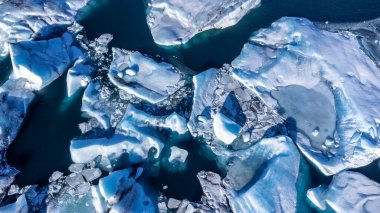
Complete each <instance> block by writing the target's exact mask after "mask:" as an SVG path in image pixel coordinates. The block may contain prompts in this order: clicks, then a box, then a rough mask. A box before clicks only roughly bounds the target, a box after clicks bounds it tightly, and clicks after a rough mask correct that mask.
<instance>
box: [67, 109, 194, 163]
mask: <svg viewBox="0 0 380 213" xmlns="http://www.w3.org/2000/svg"><path fill="white" fill-rule="evenodd" d="M159 128H165V129H168V130H171V131H172V132H177V133H186V132H187V128H186V119H184V118H182V117H181V116H179V115H178V114H175V113H173V114H171V115H169V116H163V117H159V116H152V115H149V114H147V113H145V112H143V111H141V110H138V109H136V108H135V107H134V106H133V105H132V104H129V105H128V106H127V109H126V112H125V114H124V117H123V119H122V120H121V121H120V122H119V124H118V125H117V127H116V130H115V134H114V135H113V136H111V137H110V138H108V139H107V138H98V139H74V140H72V141H71V146H70V152H71V158H72V160H73V161H74V162H76V163H86V162H89V161H91V160H93V159H95V158H96V157H97V156H99V155H101V156H103V157H105V158H113V159H117V158H119V157H120V156H122V155H123V154H128V160H129V161H130V162H131V163H140V162H144V161H145V160H147V159H148V158H149V157H150V156H152V157H153V158H155V159H157V158H158V157H159V155H160V153H161V150H162V148H163V147H164V142H163V141H161V139H160V138H159V137H158V136H157V131H158V129H159ZM152 151H153V152H152ZM149 153H150V154H149Z"/></svg>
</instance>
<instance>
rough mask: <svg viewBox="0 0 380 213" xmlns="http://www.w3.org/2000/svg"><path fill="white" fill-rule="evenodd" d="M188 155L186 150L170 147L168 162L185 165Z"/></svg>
mask: <svg viewBox="0 0 380 213" xmlns="http://www.w3.org/2000/svg"><path fill="white" fill-rule="evenodd" d="M188 154H189V153H188V152H187V151H186V150H184V149H180V148H178V147H176V146H172V147H170V156H169V159H168V160H169V162H170V163H175V162H178V163H185V161H186V158H187V155H188Z"/></svg>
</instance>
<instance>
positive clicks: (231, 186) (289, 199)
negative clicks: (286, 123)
mask: <svg viewBox="0 0 380 213" xmlns="http://www.w3.org/2000/svg"><path fill="white" fill-rule="evenodd" d="M242 152H246V153H247V154H248V155H247V157H246V158H241V160H243V162H245V163H247V165H248V164H249V166H248V167H244V166H242V164H238V163H237V162H235V163H233V164H232V165H231V167H232V168H230V169H229V171H228V173H227V177H226V178H225V179H224V182H225V183H227V186H228V187H227V189H228V190H229V194H230V195H229V197H228V199H229V205H231V208H232V210H233V211H234V212H272V211H276V212H295V211H296V207H297V191H298V190H300V188H299V187H298V186H297V180H298V179H299V168H300V154H299V153H298V150H297V148H296V146H295V145H294V144H293V141H292V140H291V139H290V138H288V137H285V136H279V137H275V138H265V139H263V140H261V141H259V142H258V143H257V144H255V145H254V146H253V147H251V148H250V149H247V150H244V151H242ZM246 170H253V173H251V174H249V172H247V171H246ZM254 177H255V181H252V180H253V178H254ZM237 188H239V190H238V189H237Z"/></svg>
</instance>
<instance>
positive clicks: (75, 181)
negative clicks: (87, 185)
mask: <svg viewBox="0 0 380 213" xmlns="http://www.w3.org/2000/svg"><path fill="white" fill-rule="evenodd" d="M66 182H67V184H69V185H70V186H71V187H74V186H77V185H79V184H82V183H84V182H85V181H84V179H83V176H82V175H81V174H80V173H72V174H70V175H68V176H67V177H66Z"/></svg>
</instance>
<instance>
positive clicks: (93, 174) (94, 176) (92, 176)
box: [81, 168, 102, 182]
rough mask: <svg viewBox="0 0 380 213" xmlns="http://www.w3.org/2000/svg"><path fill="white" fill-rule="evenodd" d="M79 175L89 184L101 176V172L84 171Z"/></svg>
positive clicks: (92, 169)
mask: <svg viewBox="0 0 380 213" xmlns="http://www.w3.org/2000/svg"><path fill="white" fill-rule="evenodd" d="M81 174H82V175H83V176H84V178H86V181H88V182H90V181H93V180H95V179H98V178H99V177H100V176H102V172H101V171H100V169H98V168H91V169H84V170H83V171H82V172H81Z"/></svg>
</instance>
